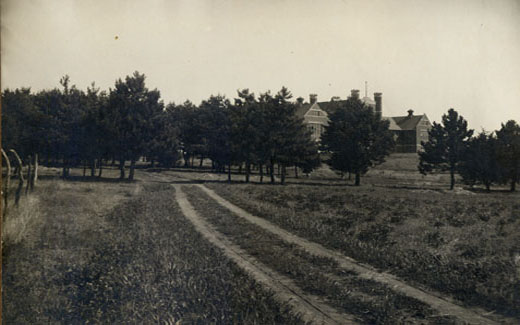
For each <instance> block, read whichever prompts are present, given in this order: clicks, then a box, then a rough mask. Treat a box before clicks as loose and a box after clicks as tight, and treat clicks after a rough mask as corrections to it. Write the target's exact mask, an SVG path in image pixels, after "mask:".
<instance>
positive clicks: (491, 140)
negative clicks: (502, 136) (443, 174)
mask: <svg viewBox="0 0 520 325" xmlns="http://www.w3.org/2000/svg"><path fill="white" fill-rule="evenodd" d="M459 173H460V175H461V176H462V179H463V181H464V183H466V184H470V185H475V184H483V185H484V186H485V187H486V190H487V191H488V192H489V190H490V187H491V184H493V183H495V182H498V181H499V180H500V168H499V165H498V161H497V139H496V138H495V137H494V136H493V134H486V133H485V132H484V131H482V132H481V133H480V134H479V135H477V136H476V137H473V138H471V139H470V140H469V141H468V143H467V148H466V150H465V152H464V155H463V157H462V161H461V163H460V165H459Z"/></svg>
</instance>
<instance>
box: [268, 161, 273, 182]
mask: <svg viewBox="0 0 520 325" xmlns="http://www.w3.org/2000/svg"><path fill="white" fill-rule="evenodd" d="M269 175H270V176H271V184H274V161H273V159H271V165H270V166H269Z"/></svg>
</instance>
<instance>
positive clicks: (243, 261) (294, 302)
mask: <svg viewBox="0 0 520 325" xmlns="http://www.w3.org/2000/svg"><path fill="white" fill-rule="evenodd" d="M173 186H174V187H175V196H176V200H177V202H178V204H179V206H180V208H181V210H182V213H183V214H184V215H185V216H186V218H187V219H188V220H190V222H191V223H193V225H194V226H195V228H196V229H197V231H199V232H200V233H201V234H202V235H203V236H204V237H205V238H206V239H207V240H208V241H210V242H211V243H212V244H213V245H215V246H217V247H218V248H220V249H222V251H223V252H224V254H225V255H226V256H227V257H228V258H230V259H231V260H232V261H234V262H235V263H236V264H237V265H238V266H239V267H241V268H242V269H244V270H245V271H247V272H248V273H249V274H250V275H251V276H252V277H253V278H254V279H255V280H256V281H258V282H259V283H262V284H263V285H265V286H267V287H268V288H269V289H271V290H272V291H273V292H274V293H275V298H276V299H278V300H279V301H281V302H284V303H288V304H289V305H290V306H291V307H292V309H293V310H294V312H295V313H297V314H299V315H300V316H301V317H302V319H303V320H304V321H305V322H311V323H313V324H356V323H357V322H356V321H355V318H354V317H353V316H351V315H346V314H342V313H339V312H338V311H336V310H335V309H334V308H332V307H331V306H329V305H328V304H326V303H325V302H324V301H323V300H322V299H320V298H318V297H316V296H313V295H309V294H305V293H303V291H302V290H301V289H300V288H299V287H298V286H297V285H295V284H294V282H293V281H292V280H290V279H289V278H287V277H285V276H282V275H280V274H278V273H277V272H275V271H273V270H271V269H270V268H268V267H266V266H265V265H263V264H261V263H260V262H258V261H257V260H256V259H255V258H254V257H252V256H250V255H249V254H247V253H246V252H245V251H244V250H242V249H241V248H239V247H238V246H237V245H234V244H233V243H231V242H230V241H229V240H227V239H226V238H225V236H223V235H222V234H221V233H219V232H218V231H216V230H215V229H214V228H213V227H212V226H210V225H209V224H207V223H206V222H205V221H204V220H203V219H202V218H201V217H200V216H199V215H198V213H197V212H196V211H195V209H194V208H193V206H192V205H191V203H190V202H189V201H188V199H187V198H186V195H185V194H184V193H183V192H182V190H181V186H180V185H173Z"/></svg>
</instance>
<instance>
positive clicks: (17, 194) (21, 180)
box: [9, 149, 24, 205]
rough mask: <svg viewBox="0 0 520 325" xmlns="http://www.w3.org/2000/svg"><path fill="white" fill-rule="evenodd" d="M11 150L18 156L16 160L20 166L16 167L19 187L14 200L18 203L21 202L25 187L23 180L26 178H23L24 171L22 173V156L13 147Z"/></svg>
mask: <svg viewBox="0 0 520 325" xmlns="http://www.w3.org/2000/svg"><path fill="white" fill-rule="evenodd" d="M9 151H10V152H12V153H13V155H14V157H15V158H16V162H17V163H18V166H17V167H16V169H17V170H18V180H19V181H18V188H17V189H16V196H15V200H14V204H15V205H18V202H20V195H21V194H22V188H23V182H24V179H23V173H22V167H23V165H22V159H20V156H18V153H17V152H16V151H15V150H14V149H11V150H9Z"/></svg>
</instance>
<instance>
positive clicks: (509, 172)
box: [419, 108, 520, 191]
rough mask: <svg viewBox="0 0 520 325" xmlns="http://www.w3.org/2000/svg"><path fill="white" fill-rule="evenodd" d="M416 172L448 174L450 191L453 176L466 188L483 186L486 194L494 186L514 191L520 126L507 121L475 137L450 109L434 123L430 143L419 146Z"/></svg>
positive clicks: (519, 159) (518, 169)
mask: <svg viewBox="0 0 520 325" xmlns="http://www.w3.org/2000/svg"><path fill="white" fill-rule="evenodd" d="M422 146H423V150H422V151H421V152H419V158H420V161H419V171H420V172H421V173H423V174H427V173H432V172H436V171H448V172H449V173H450V189H453V188H454V186H455V175H456V174H458V175H460V176H461V178H462V181H463V182H464V183H465V184H469V185H472V186H473V185H477V184H480V185H484V186H485V188H486V190H487V191H489V190H490V188H491V185H493V184H509V186H510V190H511V191H515V190H516V184H517V183H518V182H520V125H518V123H517V122H515V121H513V120H510V121H508V122H506V123H505V124H504V123H503V124H502V125H501V128H500V130H497V131H494V132H485V131H482V132H480V133H478V134H476V135H475V134H474V130H471V129H469V128H468V123H467V121H466V120H465V119H464V118H463V117H462V116H460V115H459V114H458V113H457V111H455V110H454V109H453V108H452V109H450V110H448V112H447V114H444V115H443V116H442V121H441V123H435V122H434V123H433V127H432V129H431V130H430V131H429V141H428V142H426V143H424V142H423V143H422Z"/></svg>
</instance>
